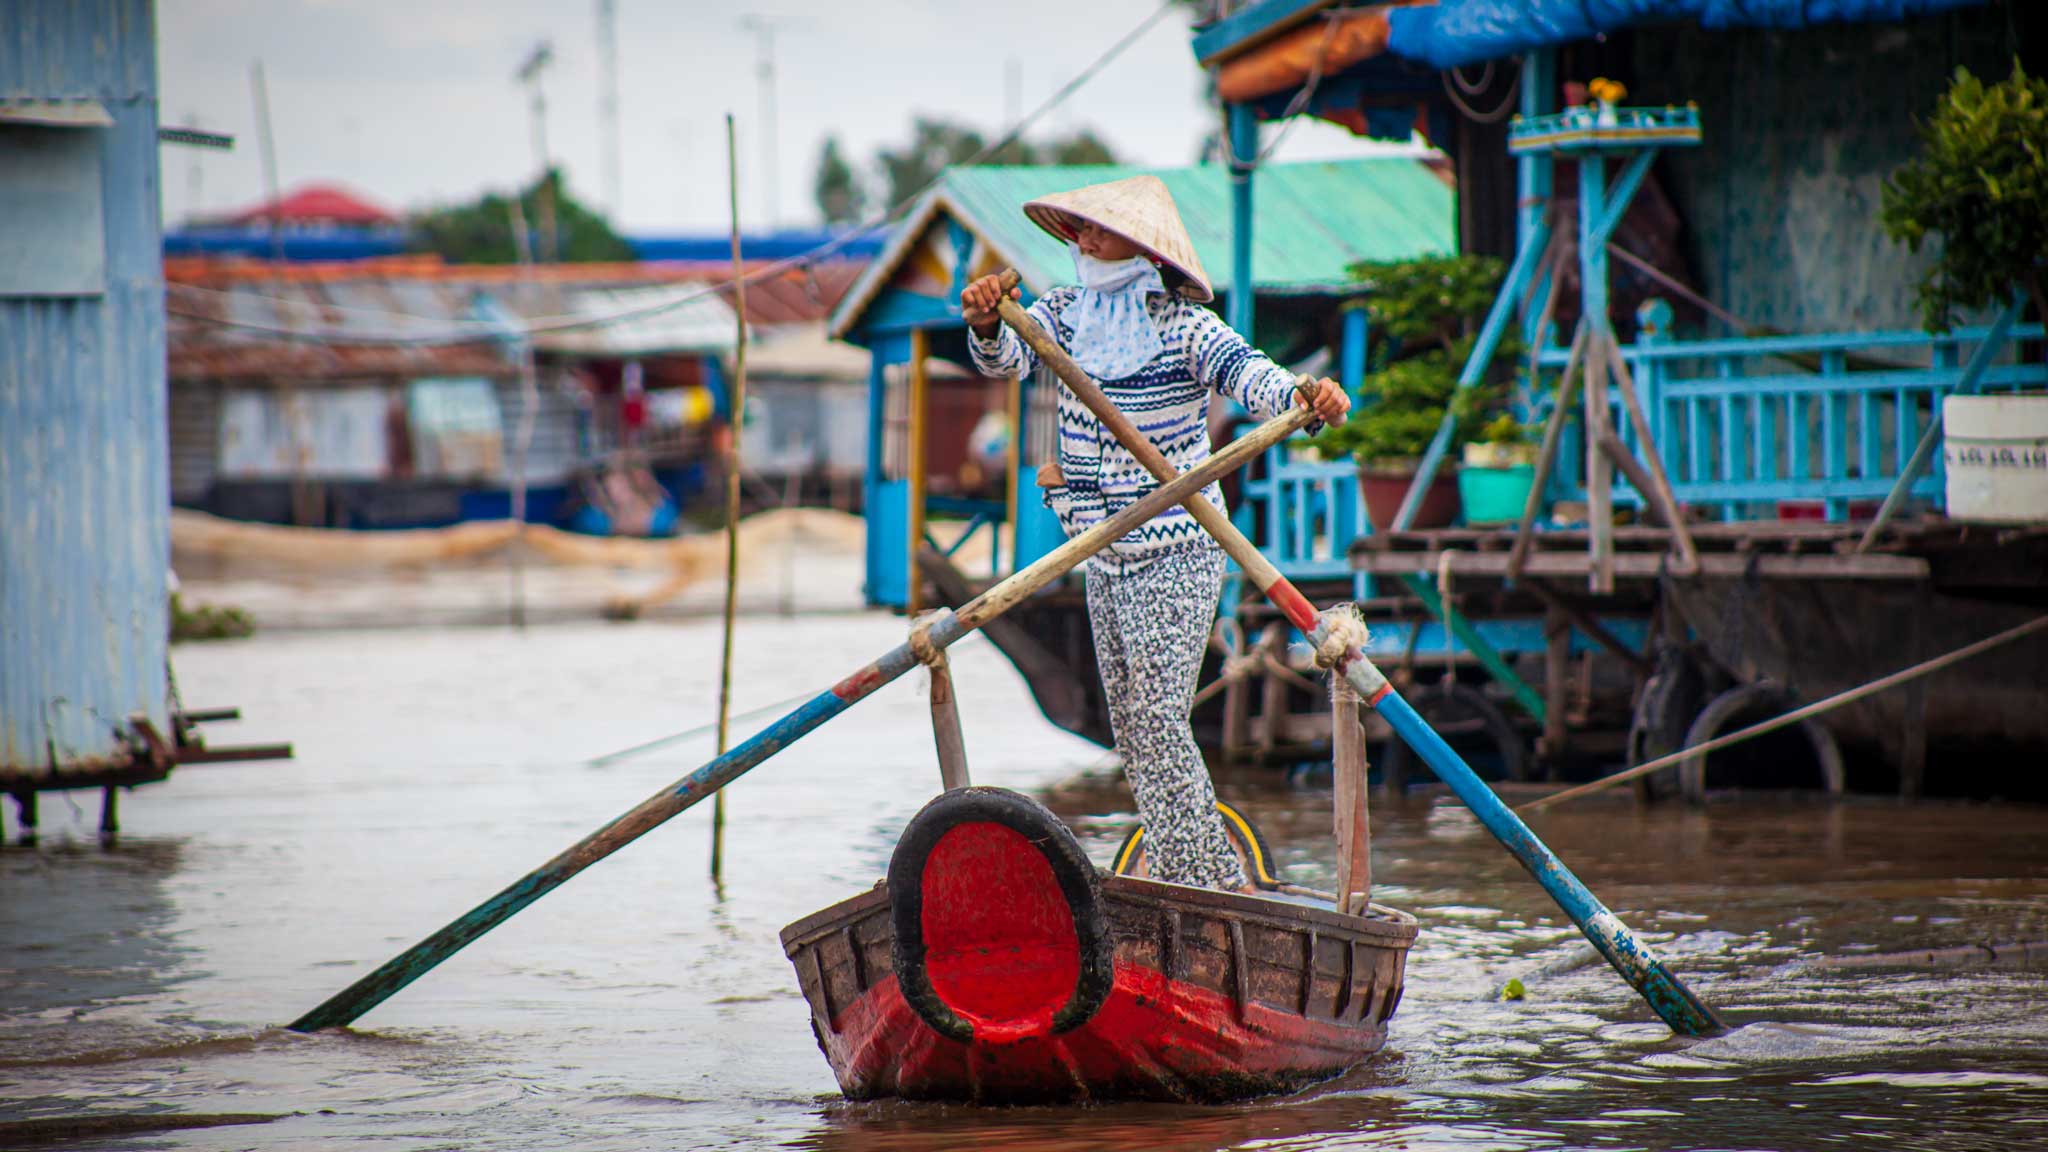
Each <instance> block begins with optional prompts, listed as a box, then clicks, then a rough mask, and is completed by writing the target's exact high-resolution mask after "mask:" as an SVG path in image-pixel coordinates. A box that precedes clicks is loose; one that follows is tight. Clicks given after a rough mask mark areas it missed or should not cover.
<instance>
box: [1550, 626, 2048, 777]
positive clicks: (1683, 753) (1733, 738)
mask: <svg viewBox="0 0 2048 1152" xmlns="http://www.w3.org/2000/svg"><path fill="white" fill-rule="evenodd" d="M2042 628H2048V616H2036V617H2034V618H2033V619H2032V620H2029V621H2027V622H2026V623H2024V624H2018V625H2015V626H2013V627H2011V628H2008V629H2006V630H2005V631H2003V632H2000V633H1998V634H1996V635H1994V636H1986V637H1985V638H1984V639H1982V640H1979V641H1977V642H1976V643H1974V644H1966V645H1964V646H1963V647H1961V648H1958V649H1956V650H1955V651H1953V652H1948V653H1944V654H1943V655H1940V656H1936V657H1934V658H1933V659H1932V660H1923V661H1921V662H1920V663H1918V664H1915V665H1913V666H1912V667H1910V668H1901V669H1899V670H1898V671H1897V672H1894V673H1892V674H1891V675H1889V676H1883V677H1880V678H1878V679H1876V680H1872V681H1871V682H1870V683H1868V684H1865V685H1863V686H1861V687H1858V688H1851V689H1849V690H1848V691H1846V692H1838V693H1836V694H1835V695H1833V696H1830V697H1828V698H1827V699H1825V700H1818V701H1815V702H1814V703H1812V704H1808V705H1807V706H1805V707H1804V708H1794V709H1793V710H1792V711H1790V712H1787V713H1785V714H1784V715H1783V716H1777V717H1773V718H1772V719H1769V720H1766V721H1764V722H1763V723H1761V724H1752V725H1750V726H1749V727H1747V728H1744V729H1742V730H1740V731H1737V732H1730V733H1728V734H1727V735H1725V736H1716V737H1714V738H1713V739H1712V740H1707V741H1703V742H1701V743H1698V744H1695V745H1693V746H1692V747H1690V748H1681V749H1679V750H1678V751H1676V752H1673V753H1671V754H1670V755H1668V756H1659V757H1657V758H1656V759H1655V760H1646V761H1644V762H1643V763H1641V764H1638V765H1636V766H1635V767H1633V768H1624V769H1622V770H1621V771H1619V772H1616V773H1614V774H1613V775H1610V776H1602V777H1601V778H1599V779H1598V780H1593V781H1589V782H1587V783H1585V784H1581V785H1579V786H1578V787H1576V788H1567V789H1565V790H1564V791H1562V792H1556V793H1552V794H1551V795H1549V796H1545V797H1543V798H1542V799H1540V800H1531V801H1530V802H1529V803H1527V804H1524V805H1522V806H1521V807H1519V808H1517V809H1515V811H1517V812H1540V811H1542V810H1543V809H1545V808H1548V807H1550V806H1551V805H1553V804H1562V803H1564V802H1565V801H1567V800H1576V799H1578V798H1579V797H1581V796H1590V795H1592V794H1593V793H1595V792H1600V791H1604V790H1606V789H1608V788H1612V787H1614V786H1615V785H1616V784H1626V783H1628V782H1629V781H1630V780H1634V779H1635V778H1637V777H1639V776H1647V775H1649V774H1650V773H1652V772H1655V771H1658V770H1659V769H1663V768H1669V767H1671V766H1672V765H1674V764H1681V763H1684V762H1685V761H1687V760H1690V759H1692V758H1693V757H1695V756H1705V755H1706V754H1707V753H1709V752H1712V751H1715V750H1717V749H1721V748H1726V747H1728V746H1729V745H1731V744H1740V743H1741V742H1742V741H1744V740H1749V739H1753V738H1755V737H1757V736H1763V735H1766V734H1768V733H1771V732H1776V731H1777V730H1778V729H1780V728H1784V727H1787V726H1789V725H1792V724H1797V723H1799V722H1800V721H1802V720H1805V719H1807V718H1809V717H1813V716H1818V715H1820V714H1821V713H1823V712H1828V711H1832V710H1834V709H1836V708H1840V707H1841V706H1842V705H1844V704H1853V703H1855V702H1856V701H1858V700H1861V699H1863V698H1864V697H1865V696H1872V695H1875V694H1877V693H1879V692H1882V691H1884V690H1885V689H1887V688H1895V687H1897V686H1898V685H1900V684H1904V683H1905V682H1906V681H1908V680H1913V679H1916V678H1918V677H1921V676H1925V675H1927V674H1928V673H1930V672H1938V671H1940V670H1941V669H1943V668H1946V667H1948V666H1949V665H1951V664H1959V663H1961V662H1962V661H1964V660H1968V659H1969V658H1970V657H1972V656H1976V655H1978V654H1980V653H1984V652H1989V651H1990V650H1991V649H1993V648H1996V647H1998V646H1999V645H2001V644H2008V643H2011V642H2012V641H2014V640H2018V639H2019V638H2020V637H2022V636H2026V635H2029V634H2030V633H2034V632H2038V631H2040V630H2041V629H2042Z"/></svg>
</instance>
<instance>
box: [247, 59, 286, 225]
mask: <svg viewBox="0 0 2048 1152" xmlns="http://www.w3.org/2000/svg"><path fill="white" fill-rule="evenodd" d="M249 92H250V94H251V95H252V96H253V97H255V100H256V148H257V151H258V152H260V153H261V155H262V159H263V198H264V199H265V200H266V201H268V202H269V208H268V209H267V210H266V211H265V212H264V219H265V221H266V222H267V223H268V224H269V225H270V260H271V263H272V264H274V265H277V264H283V263H284V234H283V233H282V232H280V231H278V219H277V205H278V200H279V199H280V197H281V196H282V193H281V192H279V191H278V187H277V143H276V138H275V137H273V136H272V135H271V134H270V81H268V80H266V79H264V76H263V61H261V60H257V61H254V62H252V63H251V64H250V65H249Z"/></svg>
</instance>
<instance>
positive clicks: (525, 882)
mask: <svg viewBox="0 0 2048 1152" xmlns="http://www.w3.org/2000/svg"><path fill="white" fill-rule="evenodd" d="M1311 419H1313V417H1312V416H1311V414H1310V413H1309V412H1308V411H1307V410H1305V409H1296V410H1294V411H1292V412H1289V413H1287V414H1286V415H1284V416H1280V417H1277V418H1275V419H1273V420H1269V421H1267V422H1266V423H1264V424H1262V425H1260V426H1259V427H1258V428H1256V429H1253V430H1252V431H1251V432H1250V433H1248V434H1247V435H1245V436H1244V437H1242V438H1240V439H1238V440H1237V441H1235V442H1233V443H1232V444H1230V445H1229V446H1228V447H1226V448H1224V449H1222V450H1221V451H1219V452H1217V453H1216V454H1215V455H1214V456H1212V457H1210V458H1209V459H1208V460H1206V461H1204V462H1203V463H1201V464H1200V465H1197V466H1196V467H1194V468H1191V469H1189V470H1188V471H1187V473H1186V474H1184V475H1181V476H1178V477H1175V478H1174V480H1173V481H1172V482H1171V483H1168V484H1162V485H1160V486H1159V488H1158V489H1156V490H1155V491H1153V492H1151V493H1148V494H1147V495H1146V496H1145V497H1144V498H1143V499H1141V500H1138V501H1136V502H1135V503H1133V504H1131V506H1130V507H1128V508H1125V509H1124V510H1123V511H1122V512H1119V513H1117V514H1116V515H1114V516H1111V517H1110V518H1109V519H1107V520H1105V521H1103V522H1102V523H1101V524H1098V525H1096V526H1095V527H1094V528H1092V529H1090V530H1088V531H1087V532H1084V533H1082V534H1081V535H1079V536H1076V537H1074V538H1073V539H1071V540H1069V541H1067V542H1066V543H1065V544H1062V545H1060V546H1059V547H1058V548H1056V549H1054V550H1053V551H1051V552H1049V553H1047V554H1046V555H1045V556H1044V557H1043V558H1041V559H1040V560H1038V561H1037V562H1036V563H1034V564H1032V565H1031V566H1030V567H1028V568H1026V569H1024V570H1023V571H1021V572H1018V573H1016V574H1014V575H1012V576H1010V577H1009V578H1008V579H1006V580H1004V581H1002V582H1001V583H999V584H996V585H995V586H993V587H991V588H989V589H988V590H987V591H985V592H983V593H982V594H981V595H979V596H976V597H975V598H974V599H973V600H970V601H968V602H967V603H966V604H965V605H963V606H962V607H961V609H960V611H959V613H958V614H957V615H954V614H946V615H943V616H941V617H940V618H939V619H938V620H937V621H935V622H933V624H932V625H931V626H930V628H929V630H928V631H927V632H926V636H927V638H928V639H929V640H930V642H931V644H932V646H933V647H935V648H937V649H940V650H944V649H945V648H946V647H947V646H948V645H950V644H952V643H953V642H954V641H956V640H959V639H960V638H961V637H962V636H965V635H967V634H968V633H970V632H972V631H974V630H975V629H976V628H979V627H981V626H982V625H983V624H986V623H988V621H990V620H992V619H994V618H995V617H997V616H1000V615H1002V614H1003V613H1004V612H1006V611H1008V610H1009V609H1010V608H1012V607H1015V606H1016V605H1017V603H1018V602H1019V601H1021V600H1023V599H1024V598H1025V597H1027V596H1029V595H1031V594H1032V593H1033V592H1036V591H1037V590H1038V589H1040V588H1043V587H1044V586H1045V585H1047V584H1049V583H1051V582H1052V581H1054V580H1056V579H1058V578H1059V577H1060V576H1062V575H1064V574H1065V573H1066V572H1068V571H1069V570H1070V569H1072V568H1073V567H1074V566H1075V565H1078V564H1079V563H1081V561H1083V560H1086V559H1087V558H1088V557H1090V556H1093V555H1094V554H1095V553H1097V552H1099V551H1101V550H1102V549H1103V548H1105V547H1107V546H1109V545H1110V544H1111V543H1113V542H1114V541H1116V540H1117V539H1118V538H1120V537H1122V536H1123V535H1125V534H1126V533H1128V532H1130V531H1132V530H1133V529H1136V528H1138V527H1139V526H1141V525H1143V524H1144V523H1145V522H1146V521H1148V520H1151V519H1152V518H1153V517H1154V516H1157V515H1159V514H1160V513H1161V512H1164V511H1165V510H1167V509H1168V508H1171V507H1173V506H1174V505H1176V504H1181V503H1186V502H1189V501H1192V502H1194V503H1197V504H1201V505H1202V506H1204V507H1207V506H1208V502H1207V501H1206V500H1205V499H1203V498H1202V496H1201V495H1200V493H1201V491H1202V489H1203V488H1204V487H1206V486H1208V485H1209V484H1210V483H1211V482H1213V481H1215V480H1216V479H1217V478H1218V477H1221V476H1225V475H1228V474H1229V473H1231V472H1235V471H1236V470H1237V469H1239V468H1241V467H1243V466H1244V465H1245V464H1246V463H1248V462H1250V461H1251V460H1253V459H1256V458H1257V457H1258V455H1259V453H1261V452H1264V451H1265V450H1266V449H1268V448H1270V447H1272V446H1273V445H1275V444H1278V443H1279V442H1281V441H1282V440H1285V439H1287V438H1288V437H1289V436H1292V435H1294V434H1295V433H1296V432H1299V431H1300V430H1301V429H1302V428H1303V427H1305V426H1306V425H1307V424H1308V423H1309V422H1310V420H1311ZM917 665H918V659H917V656H916V655H915V654H914V653H912V651H911V648H910V645H909V644H907V643H905V644H900V645H898V646H897V647H896V648H895V649H894V650H892V651H890V652H889V653H888V654H886V655H884V656H883V657H882V658H881V659H879V660H876V661H875V662H874V663H872V664H869V665H868V666H867V667H865V668H862V669H860V670H859V671H857V672H855V673H854V674H853V675H851V676H848V677H847V678H846V679H844V680H841V681H840V682H839V683H838V684H835V685H833V686H832V688H831V690H830V691H826V692H821V693H819V694H818V695H817V696H816V697H814V698H812V699H811V700H809V701H807V702H805V703H804V704H802V705H801V706H799V707H798V708H797V709H796V711H794V712H791V713H790V714H789V715H787V716H784V717H783V718H782V719H780V720H777V721H776V722H775V723H773V724H771V725H769V726H768V727H767V728H766V729H765V730H763V731H762V732H760V733H758V734H756V735H755V736H754V737H753V738H752V739H749V740H747V741H745V742H744V743H742V744H740V745H739V746H738V747H736V748H734V749H733V750H732V751H730V752H727V753H725V754H724V755H722V756H720V757H718V758H717V759H715V760H713V761H711V762H710V763H709V764H706V765H704V766H703V767H702V768H699V769H697V770H696V771H695V772H692V773H690V774H689V775H688V776H685V777H683V778H682V779H681V780H679V781H677V782H676V783H674V784H672V785H670V786H669V787H667V788H664V789H662V790H661V791H660V792H657V793H655V794H654V795H653V796H650V797H648V798H647V799H646V800H643V801H641V802H640V803H639V804H638V805H636V806H635V807H634V808H633V809H632V810H631V811H629V812H627V813H626V814H625V815H623V816H620V817H619V818H618V819H616V820H613V821H612V822H611V823H609V824H606V825H605V826H604V827H602V828H599V829H598V830H597V831H595V832H592V833H591V834H590V835H588V836H586V837H584V838H583V839H582V840H579V841H577V842H576V843H575V844H574V845H572V846H571V847H570V848H569V850H568V851H566V852H563V853H562V854H561V855H559V856H556V857H555V858H554V859H552V860H550V861H548V862H547V863H546V864H543V865H541V866H540V867H539V868H536V869H534V870H533V871H532V872H529V873H527V874H526V875H525V876H523V877H521V878H520V879H519V880H518V881H517V882H516V883H514V884H513V885H512V886H511V887H509V888H507V889H505V890H504V891H502V892H500V893H498V894H497V895H496V896H493V897H491V898H490V899H489V900H486V901H484V902H483V903H481V904H479V905H477V906H476V907H475V908H472V909H470V910H469V911H468V912H466V913H464V914H463V915H462V916H460V917H458V918H457V919H456V920H454V921H452V922H450V923H449V924H448V925H447V926H445V927H443V928H442V929H441V930H440V931H438V932H436V933H434V934H433V935H432V936H429V937H427V938H426V939H425V940H422V941H420V942H419V943H418V944H415V945H413V946H412V947H411V948H408V949H406V950H405V951H404V952H402V953H400V954H398V955H397V956H395V957H393V958H392V959H390V960H388V961H386V962H385V963H384V965H383V966H382V967H380V968H378V969H377V970H376V971H374V972H371V973H370V974H369V975H367V976H364V977H363V978H362V979H360V980H358V981H356V982H355V983H354V984H351V985H349V986H348V987H347V988H344V989H342V990H341V991H340V992H338V993H336V994H335V995H334V996H332V997H330V998H329V999H328V1000H327V1001H326V1002H325V1003H323V1004H321V1005H320V1006H319V1007H317V1008H315V1009H313V1010H312V1011H311V1012H308V1013H306V1014H305V1015H304V1016H301V1017H299V1018H298V1019H297V1020H294V1021H292V1022H291V1024H290V1025H288V1027H290V1028H291V1029H292V1030H293V1031H296V1032H311V1031H314V1030H316V1029H320V1028H337V1027H340V1026H342V1025H345V1024H348V1023H350V1022H352V1021H354V1020H355V1019H356V1018H357V1017H359V1016H361V1015H362V1014H363V1013H365V1012H368V1011H369V1010H370V1009H372V1008H375V1007H376V1006H377V1005H379V1004H381V1003H383V1002H384V1001H385V1000H386V999H388V998H390V997H391V995H392V994H393V993H396V992H397V991H398V990H399V989H401V988H404V987H405V986H406V985H408V984H410V983H412V982H413V981H414V980H417V979H419V978H420V977H421V976H424V975H426V974H427V972H429V971H431V970H432V969H433V968H434V966H435V965H438V964H439V963H441V962H442V961H443V960H446V959H448V958H449V957H450V956H453V955H455V953H456V952H458V951H460V950H461V949H462V948H463V947H464V946H466V945H468V944H469V942H470V941H472V940H475V939H476V938H477V937H479V936H482V935H483V934H484V933H486V932H489V931H490V930H491V929H493V928H495V927H497V926H498V925H500V924H502V923H504V922H505V921H506V920H508V919H510V918H511V917H512V915H513V914H515V913H517V912H518V911H519V910H520V909H522V908H524V907H526V906H527V905H528V904H531V903H533V902H534V901H535V900H538V899H540V898H541V897H542V896H545V895H547V894H548V893H549V892H552V891H554V890H555V889H556V888H557V887H560V886H561V885H562V883H563V882H565V881H567V880H568V879H569V878H570V877H572V876H574V875H576V874H577V873H578V872H581V871H583V870H584V869H585V868H588V867H590V866H591V865H592V864H595V863H597V862H598V861H599V860H602V859H604V858H605V857H606V856H609V855H611V854H612V853H613V852H616V851H618V850H619V849H621V848H623V847H625V846H626V845H628V844H630V843H632V842H633V841H635V840H637V839H639V838H640V837H641V836H644V835H646V834H647V833H648V832H651V831H653V830H654V829H655V828H656V827H657V826H659V825H660V824H661V823H662V822H664V821H666V820H668V819H669V818H670V817H672V816H674V815H676V814H677V813H679V812H681V811H683V810H684V809H686V808H688V807H690V806H691V805H693V804H695V803H697V802H698V801H699V800H702V799H704V798H706V797H708V796H710V795H712V794H713V793H715V792H717V791H718V790H719V789H720V788H723V787H725V786H726V785H727V784H730V783H732V782H733V781H734V780H736V779H738V778H739V777H740V776H741V775H742V774H744V773H745V772H746V771H747V770H748V769H750V768H753V767H754V766H755V765H757V764H759V763H761V762H762V761H763V760H766V759H768V758H769V757H770V756H773V755H775V754H776V753H777V752H780V751H782V750H783V749H784V748H786V747H788V746H789V745H790V744H792V743H795V742H796V741H797V740H798V739H800V738H801V737H803V736H804V735H806V734H808V733H810V732H812V731H814V730H815V729H816V728H817V727H818V726H819V725H821V724H823V723H824V722H825V721H827V720H830V719H831V718H832V717H834V716H837V715H839V714H840V713H841V712H844V711H846V710H847V709H848V708H851V707H853V706H854V705H855V704H856V703H858V702H860V701H861V700H864V699H866V698H867V697H868V696H870V695H872V694H873V693H874V692H875V691H876V690H877V689H879V688H880V687H882V685H884V684H887V683H889V682H890V681H891V680H894V679H896V678H897V677H898V676H901V675H903V674H904V673H905V672H908V671H910V670H911V669H912V668H915V667H917Z"/></svg>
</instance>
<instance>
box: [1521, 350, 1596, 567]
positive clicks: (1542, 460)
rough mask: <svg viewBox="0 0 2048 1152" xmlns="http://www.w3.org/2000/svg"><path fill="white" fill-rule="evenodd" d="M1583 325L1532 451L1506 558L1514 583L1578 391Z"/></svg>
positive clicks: (1524, 557) (1582, 361)
mask: <svg viewBox="0 0 2048 1152" xmlns="http://www.w3.org/2000/svg"><path fill="white" fill-rule="evenodd" d="M1586 330H1587V326H1586V322H1585V321H1584V320H1583V319H1582V320H1580V321H1579V327H1578V331H1576V332H1574V333H1572V351H1571V355H1570V356H1569V357H1568V358H1567V359H1566V360H1565V364H1564V372H1563V373H1561V374H1560V375H1559V376H1558V378H1557V401H1556V403H1554V404H1553V405H1552V406H1551V409H1550V419H1549V420H1547V421H1545V422H1544V424H1543V446H1542V447H1541V448H1538V449H1537V450H1536V480H1535V482H1534V483H1533V484H1531V485H1530V486H1529V498H1528V499H1527V500H1525V501H1523V502H1522V521H1521V523H1520V524H1519V525H1517V526H1516V528H1515V547H1514V550H1513V551H1512V552H1510V553H1509V554H1508V579H1509V580H1516V579H1519V578H1520V577H1521V575H1522V565H1523V564H1526V563H1527V562H1528V560H1529V546H1530V545H1531V544H1532V543H1534V539H1533V536H1532V533H1534V532H1535V530H1536V513H1537V512H1538V511H1540V510H1541V509H1542V508H1543V490H1544V489H1545V488H1546V487H1548V486H1549V485H1550V473H1551V471H1552V469H1554V468H1556V467H1557V446H1558V442H1559V441H1560V440H1561V439H1563V437H1564V426H1565V424H1566V423H1567V422H1568V421H1569V420H1570V419H1571V408H1572V390H1573V389H1575V388H1577V387H1578V384H1579V372H1580V371H1581V365H1583V363H1584V362H1585V356H1586Z"/></svg>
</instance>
